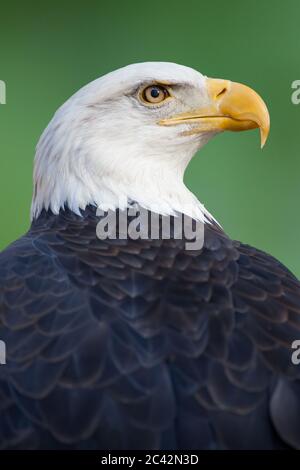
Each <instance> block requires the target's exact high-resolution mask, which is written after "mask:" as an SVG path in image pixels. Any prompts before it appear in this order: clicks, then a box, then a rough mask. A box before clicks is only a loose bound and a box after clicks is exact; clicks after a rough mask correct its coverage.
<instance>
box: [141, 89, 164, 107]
mask: <svg viewBox="0 0 300 470" xmlns="http://www.w3.org/2000/svg"><path fill="white" fill-rule="evenodd" d="M169 96H170V93H169V91H168V89H167V88H166V87H164V86H162V85H150V86H147V87H146V88H144V89H143V90H142V93H141V98H142V100H143V101H144V102H145V103H147V104H160V103H162V102H163V101H165V100H166V99H167V98H168V97H169Z"/></svg>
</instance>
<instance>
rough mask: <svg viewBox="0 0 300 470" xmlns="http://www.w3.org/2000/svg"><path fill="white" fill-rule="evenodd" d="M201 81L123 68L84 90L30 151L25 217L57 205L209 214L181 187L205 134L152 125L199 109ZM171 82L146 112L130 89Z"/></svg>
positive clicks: (173, 70) (189, 72)
mask: <svg viewBox="0 0 300 470" xmlns="http://www.w3.org/2000/svg"><path fill="white" fill-rule="evenodd" d="M205 81H206V77H204V76H203V75H201V74H200V73H199V72H197V71H195V70H193V69H191V68H188V67H184V66H181V65H177V64H173V63H165V62H147V63H139V64H133V65H129V66H127V67H124V68H122V69H119V70H116V71H114V72H112V73H109V74H107V75H105V76H103V77H101V78H99V79H97V80H95V81H93V82H92V83H90V84H88V85H86V86H85V87H83V88H82V89H81V90H79V91H78V92H77V93H76V94H75V95H73V96H72V97H71V98H70V99H69V100H68V101H67V102H66V103H64V104H63V106H61V108H59V109H58V111H57V112H56V113H55V115H54V117H53V119H52V120H51V122H50V123H49V125H48V127H47V128H46V129H45V131H44V132H43V134H42V136H41V138H40V140H39V142H38V145H37V150H36V156H35V167H34V184H35V194H34V197H33V201H32V208H31V214H32V218H36V217H38V215H39V214H40V212H41V210H42V209H43V208H45V209H50V210H51V211H52V212H53V213H54V214H57V213H58V212H59V210H60V209H61V208H63V207H65V206H67V207H69V208H70V209H71V210H72V211H74V212H75V213H77V214H80V209H84V208H85V207H86V206H87V205H88V204H94V205H96V206H97V207H99V208H101V209H104V210H107V209H115V208H117V207H120V208H124V207H125V206H126V205H127V201H136V202H138V203H139V204H140V205H142V206H143V207H145V208H147V209H149V210H153V211H155V212H159V213H162V214H174V213H176V212H182V213H185V214H187V215H189V216H192V217H194V218H196V219H198V220H201V221H205V220H210V219H211V216H210V214H209V213H208V212H207V211H206V209H205V208H204V206H203V205H202V204H201V203H200V202H199V201H198V200H197V198H196V197H195V196H194V195H193V194H192V193H191V192H190V191H189V190H188V189H187V187H186V186H185V185H184V183H183V176H184V172H185V169H186V167H187V165H188V163H189V161H190V160H191V158H192V157H193V155H194V154H195V153H196V151H197V150H199V149H200V148H201V147H202V146H203V145H204V144H205V143H206V142H207V141H208V140H209V139H210V138H211V137H212V135H213V134H212V133H201V134H197V135H190V136H184V135H183V130H185V129H188V128H189V125H188V124H183V125H180V126H170V127H165V126H160V125H158V121H159V120H160V119H163V118H166V117H169V116H171V115H174V114H176V113H180V112H185V111H187V110H190V109H191V108H192V107H197V106H199V105H202V106H203V105H205V103H206V101H207V100H208V94H207V90H206V84H205ZM153 83H168V84H170V85H172V84H174V87H177V92H176V90H175V94H174V98H175V99H172V100H170V101H168V103H166V104H165V105H163V106H158V107H147V106H145V105H144V104H143V103H142V102H141V101H140V100H139V99H138V89H139V87H140V86H142V85H147V84H149V85H151V84H153Z"/></svg>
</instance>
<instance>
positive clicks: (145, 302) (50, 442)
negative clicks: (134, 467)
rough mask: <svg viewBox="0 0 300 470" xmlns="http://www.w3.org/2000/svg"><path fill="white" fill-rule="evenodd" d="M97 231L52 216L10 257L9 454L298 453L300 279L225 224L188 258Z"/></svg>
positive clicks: (165, 246)
mask: <svg viewBox="0 0 300 470" xmlns="http://www.w3.org/2000/svg"><path fill="white" fill-rule="evenodd" d="M97 221H98V218H97V217H96V215H95V209H94V208H92V207H88V208H87V209H86V210H85V211H84V212H83V215H82V217H79V216H77V215H75V214H73V213H72V212H70V211H69V210H65V211H61V212H60V214H59V216H55V215H53V214H51V213H49V212H48V213H47V212H45V211H44V212H42V214H41V215H40V217H39V218H38V219H37V220H36V221H35V222H34V223H33V225H32V227H31V229H30V230H29V232H28V233H27V234H26V235H25V236H24V237H22V238H21V239H19V240H18V241H16V242H15V243H13V244H12V245H10V247H8V248H7V249H6V250H5V251H4V252H3V253H2V254H1V257H0V281H1V282H0V285H1V290H0V292H1V294H0V309H1V310H0V338H1V339H3V340H4V341H5V342H6V345H7V365H6V366H3V367H2V366H1V367H0V417H1V424H0V448H2V449H24V448H26V449H27V448H28V449H31V448H34V449H39V448H44V449H45V448H52V449H53V448H95V449H101V448H103V449H106V448H110V449H113V448H116V449H128V448H134V449H137V448H142V449H193V448H197V449H215V448H219V449H224V448H225V449H232V448H238V449H245V448H255V449H258V448H264V449H267V448H285V447H288V446H294V447H300V427H299V409H300V385H299V381H298V380H297V379H299V376H300V367H299V366H295V365H293V364H292V362H291V354H292V350H291V343H292V341H293V340H295V339H297V338H299V336H300V285H299V282H298V281H297V279H296V278H295V277H294V276H293V275H292V274H291V273H290V272H289V271H288V270H287V269H286V268H285V267H284V266H283V265H282V264H280V263H279V262H278V261H276V260H275V259H274V258H272V257H271V256H269V255H267V254H265V253H263V252H261V251H258V250H255V249H254V248H251V247H249V246H247V245H243V244H241V243H239V242H234V241H232V240H230V239H229V238H228V237H227V236H226V235H225V234H224V233H223V231H222V230H221V229H220V228H219V227H218V226H216V225H210V224H206V225H205V243H204V248H203V249H202V250H200V251H196V252H194V251H186V250H185V249H184V240H174V239H173V240H156V241H155V240H153V241H151V240H137V241H133V240H107V241H100V240H98V239H97V238H96V223H97ZM287 396H289V397H290V398H289V400H287V399H286V397H287Z"/></svg>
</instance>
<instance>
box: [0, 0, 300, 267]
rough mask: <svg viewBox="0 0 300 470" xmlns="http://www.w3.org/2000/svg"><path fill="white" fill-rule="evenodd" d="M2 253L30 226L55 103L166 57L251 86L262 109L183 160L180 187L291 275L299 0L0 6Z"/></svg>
mask: <svg viewBox="0 0 300 470" xmlns="http://www.w3.org/2000/svg"><path fill="white" fill-rule="evenodd" d="M0 10H1V12H0V13H1V25H0V79H1V80H4V81H5V82H6V85H7V104H6V105H0V129H1V130H0V136H1V138H0V159H1V161H0V175H1V186H0V187H1V197H0V214H1V233H0V248H1V249H2V248H4V247H5V246H6V245H7V244H8V243H10V242H11V241H12V240H14V239H16V238H17V237H19V236H20V235H21V234H22V233H24V231H26V229H27V228H28V226H29V208H30V200H31V190H32V163H33V156H34V149H35V145H36V142H37V140H38V137H39V135H40V134H41V132H42V130H43V129H44V128H45V126H46V125H47V123H48V121H49V120H50V118H51V116H52V114H53V113H54V111H55V110H56V108H57V107H58V106H59V105H61V104H62V103H63V102H64V101H65V100H66V99H67V98H68V97H69V96H70V95H71V94H73V93H74V92H75V91H76V90H77V89H78V88H80V87H81V86H82V85H84V84H86V83H87V82H89V81H91V80H93V79H95V78H96V77H98V76H100V75H102V74H105V73H106V72H109V71H111V70H113V69H116V68H118V67H121V66H123V65H126V64H128V63H132V62H139V61H148V60H165V61H174V62H178V63H181V64H184V65H189V66H191V67H194V68H196V69H198V70H200V71H201V72H203V73H204V74H205V75H208V76H212V77H220V78H229V79H232V80H235V81H240V82H243V83H246V84H248V85H250V86H252V87H253V88H254V89H256V90H257V91H258V92H259V93H260V94H261V95H262V96H263V98H264V99H265V101H266V103H267V104H268V106H269V110H270V114H271V134H270V138H269V141H268V142H267V145H266V147H265V148H264V150H263V151H261V150H260V146H259V135H258V131H252V132H246V133H239V134H234V133H227V134H223V135H220V136H218V137H217V138H215V139H214V140H213V141H211V142H210V143H209V144H208V145H207V146H206V147H205V148H204V149H203V150H202V151H201V153H200V154H199V155H197V156H196V157H195V158H194V160H193V161H192V163H191V165H190V167H189V168H188V171H187V174H186V182H187V184H188V186H189V187H190V188H191V189H192V191H194V192H195V193H196V194H197V196H198V197H199V198H200V199H201V201H202V202H203V203H204V204H205V205H206V207H207V208H208V209H209V210H210V211H211V212H212V213H213V214H214V215H215V216H216V218H217V219H218V220H219V221H220V223H221V224H222V225H223V227H224V228H225V230H226V231H227V232H228V234H229V235H230V236H231V237H233V238H236V239H240V240H242V241H244V242H247V243H250V244H253V245H255V246H257V247H260V248H261V249H264V250H266V251H267V252H269V253H272V254H273V255H274V256H276V257H278V258H279V259H280V260H281V261H283V262H284V263H285V264H286V265H287V266H288V267H289V268H290V269H291V270H292V271H294V273H295V274H297V275H298V276H300V256H299V241H300V213H299V210H298V207H299V206H298V204H299V200H300V184H299V183H300V158H299V149H300V126H299V124H300V105H298V106H295V105H293V104H292V103H291V92H292V90H291V83H292V81H294V80H296V79H300V67H299V65H300V47H299V46H300V35H299V21H300V2H299V0H286V1H285V2H282V1H279V0H278V1H277V0H251V1H248V2H245V1H241V0H227V1H224V0H211V1H210V2H208V0H185V1H183V0H172V1H170V0H161V1H157V0H152V1H147V2H146V1H141V0H140V1H129V0H128V1H110V2H108V1H107V2H103V1H89V0H87V1H85V2H79V1H72V2H71V1H69V2H67V1H59V2H58V1H51V2H43V3H39V2H14V1H10V2H6V3H5V4H4V2H2V4H1V8H0Z"/></svg>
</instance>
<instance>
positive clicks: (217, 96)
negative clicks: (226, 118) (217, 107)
mask: <svg viewBox="0 0 300 470" xmlns="http://www.w3.org/2000/svg"><path fill="white" fill-rule="evenodd" d="M226 91H227V88H226V87H224V88H222V90H221V91H220V92H219V93H217V95H216V98H220V97H221V96H223V95H224V94H225V93H226Z"/></svg>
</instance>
